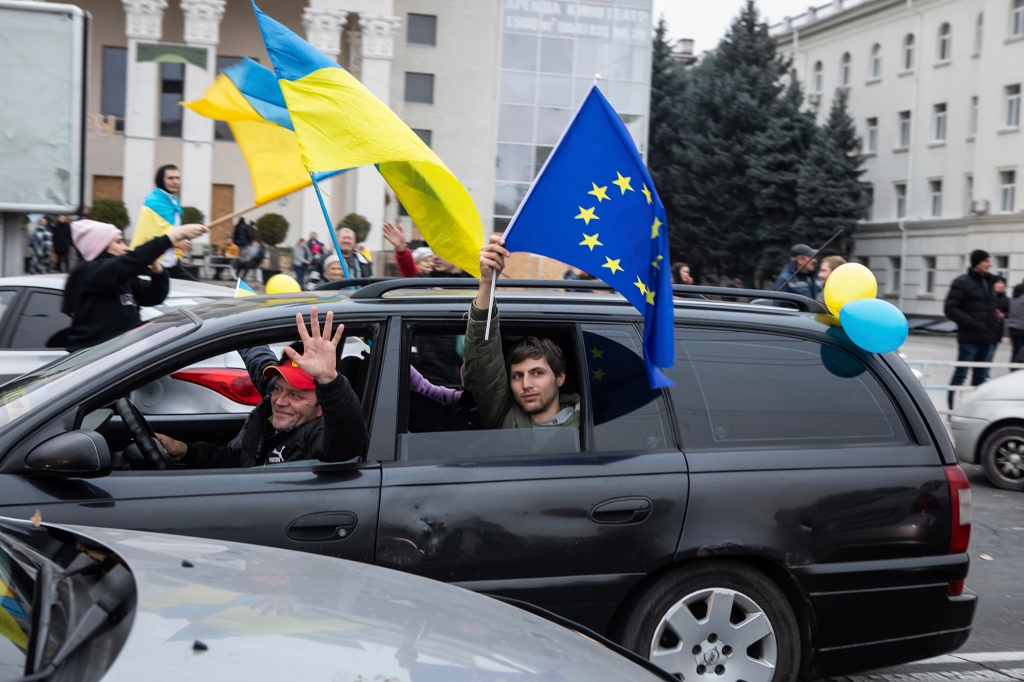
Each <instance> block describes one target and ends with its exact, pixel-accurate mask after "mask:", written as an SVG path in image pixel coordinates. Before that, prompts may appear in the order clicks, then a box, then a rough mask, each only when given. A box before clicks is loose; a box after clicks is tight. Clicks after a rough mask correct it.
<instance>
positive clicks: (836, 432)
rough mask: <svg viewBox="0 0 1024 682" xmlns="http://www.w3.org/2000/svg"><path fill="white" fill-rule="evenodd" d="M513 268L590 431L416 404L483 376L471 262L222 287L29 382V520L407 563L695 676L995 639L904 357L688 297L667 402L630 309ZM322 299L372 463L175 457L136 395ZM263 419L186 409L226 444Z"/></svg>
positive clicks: (14, 490)
mask: <svg viewBox="0 0 1024 682" xmlns="http://www.w3.org/2000/svg"><path fill="white" fill-rule="evenodd" d="M501 285H502V287H503V288H501V290H500V292H499V294H498V305H499V308H500V310H501V330H500V332H501V334H502V337H503V340H504V342H505V344H506V346H507V345H508V344H511V343H514V342H515V341H516V340H518V339H520V338H522V337H524V336H527V335H541V336H545V337H548V338H550V339H552V340H553V341H554V342H555V343H557V344H558V345H559V346H560V347H561V349H562V351H563V353H564V354H565V359H566V365H567V369H566V379H565V385H564V386H563V391H565V392H567V393H578V394H579V395H580V396H581V408H580V413H579V422H580V424H581V428H579V429H576V428H562V429H526V430H491V431H480V430H464V431H455V430H452V431H439V430H438V429H439V428H440V422H439V421H433V420H431V419H426V420H425V419H424V418H423V417H424V414H423V413H422V412H421V411H420V410H419V409H413V408H412V401H413V399H414V398H415V396H413V395H412V393H411V392H410V389H409V385H410V371H411V370H410V368H411V367H412V368H416V369H417V370H419V372H420V373H421V374H423V375H424V376H425V377H426V378H427V379H428V380H430V381H432V382H434V383H437V384H447V385H449V386H451V387H456V386H457V383H458V381H459V378H458V377H459V367H460V365H461V357H460V356H459V347H460V346H459V344H460V342H461V335H462V334H463V333H464V332H465V324H466V322H465V317H466V311H467V309H468V307H469V305H470V300H471V298H472V297H473V296H475V293H476V292H475V287H474V282H472V281H467V280H458V279H452V280H446V279H422V280H415V279H414V280H392V281H384V282H375V283H372V284H369V285H368V286H365V287H363V288H362V289H358V290H355V291H352V290H339V291H317V292H307V293H303V294H286V295H279V296H255V297H249V298H243V299H237V300H223V301H214V302H210V303H207V304H204V305H200V306H197V307H193V308H188V309H184V310H181V311H178V312H174V313H169V314H166V315H162V316H160V317H158V318H155V319H153V320H151V321H150V322H148V323H147V324H145V325H143V326H141V327H139V328H137V329H135V330H133V331H132V332H130V333H128V334H125V335H123V336H121V337H118V338H116V339H113V340H111V341H109V342H107V343H105V344H102V345H100V346H98V347H96V348H92V349H88V350H85V351H82V352H80V353H77V354H75V355H72V356H69V357H67V358H65V359H63V360H60V361H58V362H56V363H54V364H52V365H49V366H48V367H46V368H44V369H42V370H40V371H38V372H36V373H34V374H30V375H28V376H25V377H23V378H21V379H19V380H17V381H15V382H13V383H11V384H8V385H7V386H4V387H3V388H2V389H0V458H2V460H0V514H4V515H7V516H12V517H18V518H27V517H28V516H30V515H31V514H32V513H33V511H34V510H36V509H40V510H42V513H43V515H44V518H46V519H47V520H48V521H53V522H57V523H82V524H88V525H92V526H102V527H109V528H126V529H133V530H141V531H155V532H168V533H175V534H180V535H186V536H196V537H206V538H210V539H214V540H218V541H236V542H247V543H252V544H258V545H264V546H269V547H279V548H284V549H294V550H303V551H306V552H310V553H314V554H323V555H328V556H335V557H342V558H346V559H351V560H354V561H360V562H364V563H372V564H376V565H378V566H382V567H387V568H394V569H399V570H403V571H407V572H410V573H414V574H417V575H421V576H424V577H428V578H433V579H436V580H440V581H443V582H447V583H453V584H456V585H459V586H462V587H466V588H469V589H471V590H474V591H478V592H484V593H487V594H491V595H498V596H503V597H508V598H515V599H519V600H522V601H525V602H529V603H532V604H535V605H537V606H540V607H543V608H546V609H548V610H550V611H553V612H555V613H556V614H558V615H560V616H562V617H566V618H569V619H571V620H573V621H575V622H578V623H580V624H581V625H583V626H585V627H588V628H590V629H592V630H595V631H597V632H598V633H600V634H603V635H608V636H610V637H611V638H612V639H614V640H615V641H617V642H619V643H621V644H623V645H625V646H626V647H628V648H629V649H631V650H633V651H635V652H637V653H639V654H641V655H642V656H644V657H647V658H649V659H650V660H652V661H653V662H655V663H657V664H658V665H659V666H661V667H662V668H664V669H666V670H667V671H668V672H670V673H673V674H677V675H682V676H684V677H686V679H690V680H693V679H697V677H699V676H701V675H705V674H712V673H714V674H715V677H716V679H717V678H718V677H722V678H724V679H723V682H727V681H730V680H745V681H746V682H769V681H774V682H789V681H791V680H795V679H797V676H798V675H801V676H805V677H815V676H818V677H822V676H831V675H840V674H845V673H850V672H854V671H858V670H864V669H868V668H875V667H880V666H884V665H891V664H896V663H901V662H905V661H910V660H915V659H919V658H924V657H929V656H935V655H938V654H941V653H944V652H948V651H951V650H953V649H956V648H957V647H959V646H960V645H962V644H963V643H964V642H965V641H966V640H967V638H968V635H969V633H970V629H971V623H972V620H973V616H974V610H975V606H976V596H975V595H974V594H973V593H971V592H970V591H969V590H966V589H965V588H964V579H965V578H966V576H967V572H968V566H969V559H968V556H967V554H966V550H967V544H968V540H969V537H970V496H969V489H968V484H967V479H966V476H965V475H964V473H963V471H962V470H961V469H960V467H959V466H958V464H957V460H956V455H955V452H954V450H953V446H952V444H951V442H950V440H949V437H948V435H947V433H946V430H945V426H944V424H943V423H942V421H941V420H940V419H939V416H938V414H937V413H936V411H935V409H934V407H933V406H932V403H931V401H930V399H929V398H928V396H927V394H926V392H925V391H924V389H923V387H922V386H921V384H920V382H919V381H918V380H917V379H916V378H915V377H914V376H913V374H912V373H911V372H910V370H909V369H908V368H907V366H906V365H905V364H904V363H903V361H902V360H900V359H899V358H898V357H897V356H896V355H895V354H891V353H890V354H885V355H875V354H870V353H866V352H864V351H861V350H860V349H858V348H856V347H855V346H854V345H853V344H852V343H851V342H850V341H849V339H848V338H847V337H846V336H845V334H844V333H843V332H842V329H841V328H838V327H834V326H831V325H830V324H829V320H830V318H829V317H828V315H827V314H826V312H825V310H824V308H823V307H821V306H820V305H819V304H817V303H815V302H814V301H810V300H808V299H804V298H802V297H799V296H793V295H790V294H783V293H771V292H751V291H745V290H737V289H727V290H722V289H715V288H707V287H682V288H680V289H677V295H678V299H677V300H676V301H675V319H676V355H677V360H676V366H675V367H674V368H672V369H670V370H669V371H668V375H669V377H670V378H671V379H672V380H673V381H674V386H672V387H671V388H668V389H661V390H653V391H652V390H651V389H650V387H649V385H648V384H647V383H646V381H647V380H646V376H645V373H644V371H643V360H642V355H641V348H642V345H641V338H642V337H641V332H640V325H641V324H642V318H641V317H640V316H639V315H638V313H637V312H636V311H635V310H634V309H633V308H632V307H631V306H630V305H629V304H628V303H627V302H626V301H625V300H624V299H623V298H621V297H619V296H618V295H615V294H613V293H610V292H608V291H600V287H601V286H603V285H600V284H597V285H594V284H589V283H582V284H581V283H580V282H573V283H572V288H573V289H574V290H576V291H568V292H567V291H563V289H562V287H564V286H565V285H564V283H562V282H535V281H534V282H530V281H517V280H503V281H502V282H501ZM581 288H583V289H590V288H593V289H595V291H594V292H593V293H592V292H589V291H578V290H579V289H581ZM706 296H729V297H732V298H740V297H750V298H755V299H768V300H769V301H777V302H780V301H781V302H786V303H787V304H788V305H792V306H794V307H793V308H787V307H772V306H770V305H769V306H764V305H752V304H747V303H741V302H724V301H718V300H708V299H707V298H705V297H706ZM314 304H315V305H317V306H318V307H319V312H320V315H321V316H322V317H323V316H325V315H326V313H327V312H328V311H332V312H333V313H334V315H335V319H336V320H340V321H341V322H343V323H344V324H345V337H346V344H348V343H349V340H351V339H358V341H359V342H360V343H363V344H365V347H366V348H365V349H364V350H363V352H360V353H358V354H354V355H350V356H349V357H347V358H345V359H343V360H342V362H341V364H340V365H339V371H340V372H341V373H343V374H345V376H347V377H348V378H349V380H350V382H351V384H352V386H353V387H354V389H355V391H356V392H357V394H358V395H359V397H360V399H361V400H362V405H363V410H364V414H365V417H366V420H367V423H368V425H369V429H370V440H369V447H368V451H367V453H366V456H365V457H364V458H363V459H362V460H360V461H353V462H349V463H341V464H338V463H323V462H317V461H297V462H287V463H282V464H278V465H271V466H265V467H259V468H255V469H244V470H237V469H202V470H182V469H179V468H177V467H175V466H174V465H173V463H170V462H169V461H167V460H166V455H163V456H161V455H159V452H158V451H157V450H155V449H153V440H154V438H153V437H152V430H151V428H150V427H149V426H148V425H147V421H148V418H144V417H142V418H140V417H137V416H135V410H134V408H133V406H132V404H131V400H128V399H126V398H127V397H128V396H130V395H131V392H132V391H133V390H136V389H137V388H138V387H140V386H144V385H146V384H148V383H150V382H153V381H155V380H157V379H159V378H161V377H165V376H168V375H171V374H173V373H174V372H176V371H178V370H179V368H181V367H186V366H189V365H191V364H193V363H195V362H197V361H200V360H202V359H203V358H206V357H212V356H216V355H219V354H222V353H225V352H228V351H229V350H231V349H235V348H239V347H248V346H253V345H257V344H260V343H287V342H290V341H292V340H294V339H296V338H297V332H296V329H295V315H296V313H301V314H304V315H307V316H308V315H309V314H310V307H311V306H312V305H314ZM115 412H116V413H117V416H113V415H114V413H115ZM118 416H119V417H121V418H120V419H119V418H117V417H118ZM424 421H426V423H424ZM126 424H131V426H130V427H129V426H126ZM240 426H241V419H237V420H236V421H235V422H234V423H229V422H228V421H226V420H223V419H222V420H221V421H218V422H212V421H197V420H194V419H189V418H187V417H182V418H180V419H178V420H177V421H176V422H175V421H174V420H168V421H164V422H163V423H161V424H160V426H159V428H160V429H161V430H162V431H163V432H164V433H167V434H168V435H170V436H172V437H174V438H178V439H179V440H184V441H186V442H189V441H194V440H206V441H212V442H219V443H226V442H228V440H230V439H231V438H232V437H233V436H234V434H235V433H237V431H238V428H239V427H240ZM140 447H144V448H146V449H147V451H150V450H151V451H152V452H156V453H157V454H156V455H154V457H156V458H157V459H147V458H140V457H139V456H138V449H139V448H140ZM133 449H134V451H133ZM161 457H162V458H163V459H161ZM158 467H167V468H166V469H161V468H158Z"/></svg>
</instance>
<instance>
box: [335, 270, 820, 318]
mask: <svg viewBox="0 0 1024 682" xmlns="http://www.w3.org/2000/svg"><path fill="white" fill-rule="evenodd" d="M363 281H366V280H338V282H337V284H339V285H342V286H349V285H351V284H353V283H355V284H357V285H360V284H362V282H363ZM477 282H478V280H476V279H468V278H464V277H408V278H384V279H381V278H375V279H373V280H372V282H371V283H368V284H367V285H366V286H363V288H362V289H357V290H356V291H355V292H354V293H353V294H352V296H351V298H353V299H375V298H381V297H382V296H383V295H384V294H386V293H388V292H389V291H396V290H399V289H475V288H476V287H477ZM331 284H335V282H331ZM497 285H498V288H501V289H567V290H579V289H588V290H592V291H612V290H613V289H612V287H611V286H609V285H608V284H605V283H604V282H601V281H599V280H575V279H574V280H563V279H499V280H498V282H497ZM335 288H336V287H335ZM672 292H673V294H676V295H680V296H692V297H698V298H703V299H707V298H708V297H709V296H720V297H728V298H734V297H735V298H749V299H767V300H771V301H782V302H785V303H788V304H791V305H793V306H795V307H796V308H797V309H798V310H800V311H802V312H811V313H827V312H828V309H827V308H826V307H825V306H823V305H822V304H821V303H818V302H817V301H815V300H813V299H810V298H807V297H806V296H800V295H798V294H790V293H786V292H783V291H762V290H760V289H728V288H726V287H709V286H694V285H687V284H676V285H673V287H672Z"/></svg>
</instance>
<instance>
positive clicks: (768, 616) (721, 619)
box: [615, 559, 802, 682]
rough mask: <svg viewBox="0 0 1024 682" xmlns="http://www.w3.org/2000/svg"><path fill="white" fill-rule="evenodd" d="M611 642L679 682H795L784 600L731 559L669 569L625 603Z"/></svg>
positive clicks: (795, 643) (796, 656) (768, 582)
mask: <svg viewBox="0 0 1024 682" xmlns="http://www.w3.org/2000/svg"><path fill="white" fill-rule="evenodd" d="M615 632H616V637H617V638H618V640H619V642H620V643H621V644H622V645H623V646H625V647H626V648H628V649H630V650H632V651H634V652H636V653H637V654H639V655H641V656H643V657H645V658H647V659H649V660H650V661H651V662H652V663H654V664H655V665H657V666H658V667H660V668H661V669H662V670H665V671H666V672H668V673H670V674H672V675H675V676H676V677H677V678H679V679H680V680H686V682H725V681H726V680H736V681H737V682H739V681H741V680H742V682H796V681H797V679H798V678H799V676H800V663H801V660H802V659H801V655H800V649H801V638H800V626H799V624H798V622H797V619H796V614H794V612H793V608H792V606H791V605H790V603H789V600H788V599H787V597H786V595H785V594H784V593H783V592H782V590H781V589H780V588H779V586H778V585H777V584H776V583H775V582H774V581H773V580H772V579H771V578H769V577H768V576H767V575H766V574H765V573H763V572H761V571H759V570H757V569H755V568H754V567H752V566H749V565H746V564H745V563H743V562H742V561H737V560H734V559H701V560H696V561H690V562H686V563H683V564H680V565H679V566H677V567H675V568H673V569H670V570H668V571H666V572H664V573H663V574H662V575H660V576H659V577H658V578H657V579H656V580H654V581H653V582H651V583H650V584H648V585H644V586H643V587H642V589H640V590H638V591H637V592H636V594H635V595H633V596H632V597H631V598H630V600H629V601H628V602H627V606H626V609H625V610H624V611H623V613H622V616H621V620H620V621H619V622H618V623H616V625H615Z"/></svg>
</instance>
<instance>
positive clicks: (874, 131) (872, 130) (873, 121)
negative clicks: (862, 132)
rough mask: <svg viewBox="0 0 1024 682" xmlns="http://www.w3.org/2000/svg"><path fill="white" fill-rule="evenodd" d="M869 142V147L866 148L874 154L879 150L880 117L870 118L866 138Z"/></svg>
mask: <svg viewBox="0 0 1024 682" xmlns="http://www.w3.org/2000/svg"><path fill="white" fill-rule="evenodd" d="M865 141H866V142H867V149H866V150H865V151H866V152H868V153H869V154H874V153H876V152H877V151H878V119H877V118H869V119H868V134H867V137H866V138H865Z"/></svg>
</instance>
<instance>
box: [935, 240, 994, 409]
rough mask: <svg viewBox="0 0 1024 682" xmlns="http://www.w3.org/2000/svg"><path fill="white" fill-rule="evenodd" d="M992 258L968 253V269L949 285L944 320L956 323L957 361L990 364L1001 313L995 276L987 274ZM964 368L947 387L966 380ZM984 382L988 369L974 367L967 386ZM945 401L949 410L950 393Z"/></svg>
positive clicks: (976, 252) (983, 252)
mask: <svg viewBox="0 0 1024 682" xmlns="http://www.w3.org/2000/svg"><path fill="white" fill-rule="evenodd" d="M991 269H992V259H991V258H990V257H989V255H988V253H987V252H985V251H982V250H981V249H978V250H976V251H974V252H972V253H971V269H970V270H968V271H967V273H966V274H963V275H960V276H959V277H957V278H956V279H954V280H953V283H952V284H950V285H949V293H948V294H947V295H946V304H945V313H946V317H948V318H949V319H951V320H952V321H953V322H956V327H957V330H956V340H957V346H958V348H957V360H958V361H960V362H991V361H992V356H993V354H995V351H996V344H997V343H999V339H1000V337H1002V334H1003V313H1002V311H1000V310H999V309H998V308H997V305H996V297H995V295H994V292H993V288H994V284H995V280H996V277H995V275H992V274H991V273H989V270H991ZM967 370H968V368H967V367H957V368H956V369H955V370H954V372H953V378H952V379H950V380H949V384H950V386H960V385H962V384H963V383H964V380H965V379H966V378H967ZM986 381H988V368H987V367H975V368H974V371H973V372H972V373H971V385H972V386H980V385H981V384H983V383H985V382H986ZM947 400H948V402H949V408H950V409H953V392H952V391H950V392H949V394H948V396H947Z"/></svg>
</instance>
